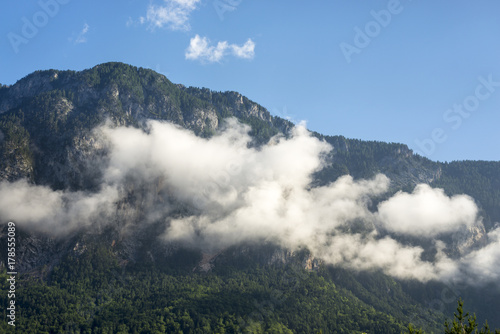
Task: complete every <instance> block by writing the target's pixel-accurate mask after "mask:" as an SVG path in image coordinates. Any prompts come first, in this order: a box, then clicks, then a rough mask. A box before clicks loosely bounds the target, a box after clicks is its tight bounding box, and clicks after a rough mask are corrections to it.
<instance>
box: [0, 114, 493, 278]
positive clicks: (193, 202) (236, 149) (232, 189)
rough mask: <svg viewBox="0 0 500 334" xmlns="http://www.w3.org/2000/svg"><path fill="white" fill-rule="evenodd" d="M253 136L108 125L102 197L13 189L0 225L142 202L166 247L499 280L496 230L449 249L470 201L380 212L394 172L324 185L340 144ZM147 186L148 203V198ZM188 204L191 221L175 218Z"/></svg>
mask: <svg viewBox="0 0 500 334" xmlns="http://www.w3.org/2000/svg"><path fill="white" fill-rule="evenodd" d="M249 130H250V129H249V127H248V126H245V125H242V124H240V123H238V122H237V121H236V120H235V119H230V120H228V121H227V123H226V126H225V128H224V129H223V130H222V131H221V132H220V133H219V134H218V135H216V136H214V137H212V138H210V139H203V138H199V137H197V136H195V135H194V134H193V133H191V132H189V131H187V130H185V129H181V128H178V127H177V126H175V125H172V124H169V123H160V122H156V121H150V122H149V123H148V131H146V132H145V131H143V130H140V129H135V128H125V127H118V128H111V127H108V126H103V127H101V128H99V129H97V130H96V131H97V132H99V134H100V136H103V137H104V138H106V141H107V145H109V147H110V150H109V162H108V163H107V164H106V165H105V166H103V167H102V168H103V179H102V184H101V189H100V191H98V192H96V193H84V192H69V191H53V190H51V189H50V188H48V187H44V186H36V185H30V184H28V183H27V182H26V181H18V182H15V183H7V182H3V183H0V219H2V220H4V221H5V220H13V221H16V222H17V223H18V224H19V225H20V226H24V227H25V228H29V229H32V230H36V231H45V232H47V231H48V232H50V233H54V234H64V233H67V232H69V231H72V230H75V229H77V228H81V227H82V226H90V225H92V224H101V225H102V224H105V222H109V221H116V215H117V213H118V212H123V210H124V209H123V208H124V206H127V205H126V204H127V203H128V202H130V201H131V199H130V198H131V194H134V196H135V197H136V203H133V205H129V206H128V207H127V208H126V210H128V211H134V210H136V211H139V210H141V213H140V214H137V215H136V216H137V217H138V216H141V217H142V219H144V221H145V222H158V221H162V222H164V223H165V233H164V235H163V236H161V237H162V238H164V239H165V240H166V241H177V242H182V243H185V244H186V245H189V246H195V247H201V248H204V249H221V248H224V247H228V246H231V245H237V244H239V243H241V242H261V241H266V242H273V243H276V244H278V245H281V246H283V247H287V248H290V249H298V248H302V247H307V248H308V249H309V250H310V251H311V252H312V253H313V254H314V255H315V256H317V257H319V258H321V259H323V260H324V261H325V262H327V263H331V264H338V265H343V266H346V267H350V268H354V269H358V270H371V269H375V270H382V271H384V272H385V273H387V274H389V275H392V276H394V277H398V278H405V279H406V278H409V279H417V280H420V281H428V280H433V279H436V280H447V279H449V278H452V277H457V276H463V277H465V278H466V279H467V280H468V281H470V282H472V281H475V282H487V281H497V280H498V279H499V278H500V269H498V268H497V266H495V263H499V261H500V229H496V230H493V231H491V232H489V235H488V237H489V240H490V243H489V244H488V245H486V246H485V247H483V248H481V249H479V250H475V251H473V252H471V253H469V254H467V255H465V256H464V257H463V258H461V259H458V260H453V259H450V258H449V257H448V256H447V255H445V253H444V251H443V249H444V248H445V246H444V243H443V242H442V241H440V240H439V239H440V238H441V237H442V236H446V235H449V234H451V233H454V232H457V231H459V230H461V229H464V228H467V227H470V226H473V225H474V224H478V223H480V217H478V209H477V206H476V205H475V203H474V200H473V199H472V198H470V197H469V196H465V195H460V196H454V197H448V196H447V195H446V194H444V192H443V191H442V190H440V189H432V188H430V187H429V186H428V185H418V186H417V187H416V188H415V190H414V191H413V192H412V193H411V194H409V193H404V192H398V193H396V194H395V195H394V196H392V197H391V198H389V199H387V200H385V201H383V202H381V203H380V204H379V205H378V207H377V210H376V211H375V212H371V211H370V210H369V209H368V206H369V204H370V203H371V200H372V199H373V198H374V197H377V196H380V195H383V194H384V193H386V192H387V191H388V187H389V184H390V180H389V179H388V178H387V177H386V176H384V175H377V176H376V177H374V178H373V179H370V180H353V179H352V177H350V176H343V177H341V178H339V179H338V180H336V181H335V182H332V183H330V184H328V185H326V186H320V187H313V186H312V185H311V184H312V175H313V174H314V173H315V172H317V171H319V170H321V169H322V168H323V167H324V166H325V160H324V156H325V154H327V153H328V152H329V151H330V150H331V147H330V145H329V144H327V143H325V142H322V141H320V140H318V139H317V138H315V137H313V136H311V134H310V133H309V132H308V131H307V130H306V128H305V127H304V126H303V125H298V126H296V127H295V128H294V129H293V130H292V133H291V136H290V137H289V138H285V137H283V136H276V137H274V138H273V139H272V140H271V141H270V143H269V144H268V145H265V146H263V147H260V148H254V147H250V146H249V145H248V144H249V143H250V142H251V137H250V136H249V135H248V132H249ZM141 189H142V191H143V192H144V193H145V194H146V195H144V194H143V195H141V197H140V200H137V197H138V196H137V193H139V192H141ZM179 207H182V208H183V210H182V214H179V211H176V209H178V208H179ZM172 212H177V214H176V215H175V217H177V218H172V217H174V216H173V215H172V214H171V213H172ZM113 217H115V219H113ZM137 223H139V222H137ZM140 223H143V222H142V221H141V222H140ZM354 225H355V226H357V227H356V228H352V227H353V226H354ZM353 231H356V232H353ZM398 236H402V237H411V238H420V239H422V240H427V241H429V240H430V241H431V243H433V244H434V247H435V251H436V252H437V253H436V255H435V256H434V259H433V261H426V260H423V259H422V254H423V253H424V249H423V248H422V247H421V246H415V245H410V244H403V243H401V242H399V241H397V240H396V239H398Z"/></svg>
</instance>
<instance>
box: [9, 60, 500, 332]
mask: <svg viewBox="0 0 500 334" xmlns="http://www.w3.org/2000/svg"><path fill="white" fill-rule="evenodd" d="M230 117H236V118H237V119H238V120H239V122H241V123H243V124H246V125H249V126H251V130H250V136H251V138H252V141H251V142H250V143H249V146H251V147H255V148H259V147H261V146H262V145H264V144H265V143H268V142H269V140H270V139H271V138H273V137H274V136H276V135H278V134H280V133H282V134H283V136H285V137H289V136H291V135H290V132H291V130H292V129H293V128H294V127H295V126H294V124H293V123H291V122H289V121H287V120H285V119H282V118H280V117H277V116H272V115H271V114H270V113H269V112H268V111H267V110H266V109H265V108H264V107H262V106H260V105H259V104H257V103H255V102H253V101H251V100H249V99H248V98H246V97H244V96H242V95H241V94H239V93H237V92H232V91H230V92H213V91H211V90H209V89H207V88H194V87H184V86H182V85H179V84H173V83H171V82H170V81H169V80H168V79H167V78H166V77H165V76H163V75H160V74H157V73H155V72H154V71H152V70H149V69H143V68H137V67H133V66H130V65H126V64H122V63H105V64H100V65H97V66H95V67H93V68H92V69H88V70H84V71H81V72H75V71H57V70H47V71H37V72H34V73H32V74H30V75H28V76H26V77H25V78H23V79H21V80H19V81H18V82H16V84H14V85H12V86H9V87H5V86H4V87H2V88H1V89H0V131H1V132H0V134H1V136H0V158H1V159H0V181H8V182H16V181H19V180H22V179H27V180H29V182H30V183H32V184H37V185H44V186H48V187H50V188H52V189H53V190H56V191H63V190H66V189H70V190H71V191H73V192H82V193H92V192H94V191H95V190H96V189H98V187H99V184H100V180H101V179H102V178H103V175H102V171H100V169H99V168H98V166H101V165H102V164H103V162H105V161H106V159H107V157H106V152H107V147H106V145H104V144H103V143H102V142H101V141H100V138H99V136H97V135H96V134H95V132H93V130H94V129H95V128H96V127H97V126H98V125H100V124H102V123H103V122H105V121H106V120H108V122H110V123H111V124H112V126H115V127H117V126H124V125H125V126H129V127H135V128H140V129H143V130H147V122H148V120H162V121H168V122H171V123H173V124H176V125H177V126H178V127H182V128H186V129H189V130H190V131H192V132H194V133H195V134H196V135H197V136H199V137H201V138H210V137H212V136H214V135H215V134H216V133H217V132H218V131H220V130H221V129H222V128H223V127H224V125H223V124H224V121H225V120H227V119H229V118H230ZM313 136H314V137H316V138H319V139H321V140H324V141H326V142H327V143H329V144H331V146H332V147H333V149H332V151H331V152H330V153H328V154H327V156H326V157H325V161H326V165H325V166H324V168H323V169H322V170H320V171H318V172H316V173H315V175H314V177H313V185H325V184H328V183H330V182H333V181H335V180H337V179H338V178H339V177H341V176H343V175H346V174H350V175H351V176H353V178H354V179H355V180H356V179H369V178H372V177H374V176H375V175H377V174H378V173H384V174H386V175H387V176H388V177H389V178H390V179H391V181H392V182H391V185H390V191H389V194H388V195H386V197H383V196H382V197H381V198H378V199H376V201H375V202H374V204H373V206H375V205H376V204H377V203H378V202H380V201H383V200H384V199H385V198H387V196H390V195H392V194H394V193H397V192H398V191H401V190H403V191H407V192H411V191H412V190H413V188H414V187H415V185H417V184H419V183H426V184H430V185H432V186H437V185H439V186H441V187H442V188H444V189H445V191H446V193H447V194H448V195H454V194H461V193H467V194H470V195H471V196H474V198H476V202H477V203H478V204H479V205H480V209H481V214H482V215H483V216H484V217H485V218H484V227H478V229H477V230H475V231H464V232H463V235H461V236H457V240H455V241H454V242H455V246H454V247H455V248H458V247H459V246H462V245H467V247H469V248H470V249H474V247H476V246H477V245H479V244H481V245H482V244H483V240H482V239H481V238H482V237H483V236H485V235H486V233H487V232H488V231H490V230H491V229H492V228H493V227H494V223H495V222H496V221H500V211H499V210H498V202H497V201H496V199H497V198H500V190H499V189H500V187H498V188H497V187H496V186H497V185H498V184H500V162H467V161H463V162H454V163H439V162H433V161H431V160H429V159H427V158H423V157H420V156H418V155H415V154H414V153H413V152H412V151H411V150H410V149H409V148H408V146H406V145H404V144H397V143H383V142H377V141H371V142H367V141H362V140H357V139H347V138H345V137H343V136H324V135H322V134H319V133H313ZM161 182H162V180H161V179H154V180H152V182H151V183H149V184H145V185H144V186H143V187H142V188H137V187H135V188H134V185H130V186H129V188H127V189H126V191H127V192H128V195H127V200H126V201H127V202H128V203H131V204H133V205H136V206H138V207H140V208H141V211H140V212H144V211H147V210H148V209H149V208H151V207H150V206H148V201H149V200H151V195H150V194H153V196H156V197H153V202H154V201H156V200H158V197H159V196H160V195H162V196H166V197H168V194H159V190H158V189H161V187H160V186H159V184H161ZM121 204H122V205H123V206H126V203H121ZM185 210H186V208H185V207H184V206H182V205H180V206H179V207H175V208H174V209H173V211H172V213H171V214H172V215H173V216H174V217H176V216H182V215H183V213H184V212H185ZM144 219H145V215H144V214H141V213H139V214H132V213H130V212H128V211H127V210H121V211H118V214H117V215H116V217H115V218H114V220H113V224H112V226H116V229H113V228H109V226H102V227H99V226H98V227H95V228H94V229H93V230H92V229H86V230H85V233H84V234H81V233H79V232H75V233H72V234H70V236H69V237H66V238H58V237H47V236H40V235H37V234H36V233H32V234H30V233H29V231H23V233H26V234H21V236H20V237H19V242H20V246H19V249H20V254H19V256H20V262H19V263H20V267H19V268H20V270H19V271H20V272H21V273H25V274H26V275H27V276H28V277H33V278H36V279H38V280H41V281H42V282H44V281H48V282H50V281H51V279H52V278H51V277H52V274H53V271H54V270H58V269H57V268H61V266H63V267H64V266H70V267H71V265H70V264H69V263H68V261H69V260H68V259H69V258H71V259H78V258H80V257H81V256H85V254H86V253H87V250H88V249H92V248H93V247H94V246H95V245H99V244H101V245H103V246H105V247H106V249H107V251H110V252H111V253H112V254H114V255H113V257H114V259H115V260H116V261H117V262H118V263H120V266H121V267H122V268H126V267H127V263H130V264H133V265H134V266H138V267H141V265H140V264H141V263H144V265H145V266H146V267H147V266H150V267H151V266H153V267H154V266H165V267H167V268H169V269H168V270H174V269H175V268H176V265H177V266H178V267H179V268H183V269H182V270H186V271H188V272H193V270H194V271H195V272H197V273H199V272H200V271H201V272H203V271H204V270H207V271H209V272H210V271H212V270H213V271H215V272H218V270H221V271H222V272H225V271H226V270H227V271H229V269H225V268H226V267H227V268H232V266H234V267H235V268H238V270H248V269H245V268H246V267H245V266H243V268H240V267H238V266H239V264H238V263H235V260H234V259H235V258H238V257H239V258H242V259H243V260H242V261H241V262H243V263H251V264H252V265H251V266H250V265H249V267H251V268H254V267H253V266H256V267H257V268H259V267H260V266H267V267H269V266H271V267H272V266H275V265H277V264H280V263H281V265H283V266H285V267H286V266H287V265H292V264H294V263H298V264H299V267H300V268H301V270H306V271H307V270H309V271H319V270H320V269H319V268H320V267H321V265H319V262H318V261H317V259H314V258H311V257H310V256H309V255H308V254H304V253H300V252H297V253H294V254H289V253H287V250H283V249H280V248H277V249H276V248H274V249H273V248H272V247H271V249H270V250H262V249H252V248H251V247H250V248H248V247H245V246H243V247H241V248H236V249H235V248H230V249H227V250H225V251H223V252H222V253H220V254H219V255H217V256H214V255H213V254H208V253H205V254H201V253H199V252H194V251H192V250H184V249H182V247H180V246H179V244H176V243H170V244H165V243H163V242H162V241H161V240H157V239H156V238H155V237H156V236H158V235H160V234H161V233H162V231H161V228H162V227H161V225H155V224H152V225H148V226H145V227H141V228H139V229H137V230H135V232H134V233H131V232H130V231H129V230H127V226H129V224H132V223H134V224H135V225H134V226H139V227H140V224H137V222H139V221H141V220H144ZM153 236H154V237H153ZM4 242H5V240H3V239H1V240H0V243H1V244H2V245H3V244H4ZM469 243H470V245H469ZM3 249H5V247H2V252H3ZM470 249H469V250H468V251H470ZM2 254H3V253H2ZM231 254H232V255H231ZM248 254H253V255H251V256H250V255H248ZM67 257H68V258H67ZM255 258H257V259H259V260H257V261H256V260H254V259H255ZM166 259H168V260H166ZM315 261H316V262H315ZM183 262H184V263H183ZM236 262H237V261H236ZM169 263H170V264H169ZM172 263H174V264H172ZM146 264H147V265H146ZM175 264H176V265H175ZM2 266H5V263H4V262H2ZM150 267H148V268H150ZM179 270H181V269H179ZM252 270H254V269H252ZM335 270H337V271H336V272H335V273H329V274H325V275H327V276H328V275H330V274H331V275H334V274H335V275H337V274H338V275H340V276H339V277H341V276H342V275H344V276H346V277H349V279H352V280H354V281H355V283H353V286H352V287H351V288H352V289H357V290H353V291H358V292H357V293H358V294H357V295H356V296H357V297H356V298H361V296H364V297H363V298H364V299H363V300H364V301H365V302H366V303H367V305H372V306H373V305H375V300H376V298H375V297H374V296H375V295H376V294H379V293H380V292H376V293H375V292H374V291H375V290H373V289H372V290H369V289H368V290H369V291H368V290H366V291H365V290H364V289H365V288H364V287H363V285H362V284H360V286H358V287H356V284H359V283H358V281H357V280H358V278H355V277H356V274H353V273H351V272H349V271H345V272H344V271H342V270H341V269H338V268H337V269H335ZM335 270H334V271H335ZM57 275H59V274H57ZM57 275H56V277H59V276H57ZM325 277H326V276H325ZM349 279H347V278H346V279H345V280H344V279H342V282H343V283H342V284H346V283H345V282H347V281H348V280H349ZM385 279H386V278H383V279H382V278H381V280H385ZM364 280H369V279H367V278H366V277H365V278H364ZM387 280H388V281H387V282H389V280H390V279H388V278H387ZM378 283H379V281H376V282H375V283H374V284H373V285H374V286H376V285H377V284H378ZM384 284H391V285H392V284H393V283H392V282H391V283H384ZM395 284H396V288H393V289H396V290H397V289H399V285H397V284H399V283H395ZM391 291H392V290H391ZM405 294H406V292H401V296H403V295H405ZM405 296H406V295H405ZM400 298H403V297H400ZM404 298H406V297H404ZM404 298H403V299H404ZM408 300H412V299H411V298H409V299H408ZM408 300H407V301H408ZM412 302H414V300H412ZM388 303H389V302H388ZM390 303H392V302H390ZM384 305H385V306H384V307H389V306H387V305H388V304H384ZM452 306H454V305H452ZM410 308H411V307H409V308H406V309H405V311H404V312H403V313H405V312H406V313H408V312H410V311H409V309H410ZM376 309H377V310H378V311H381V310H382V308H381V307H376ZM390 310H391V312H400V311H397V310H396V308H395V307H394V306H391V307H390ZM406 313H405V315H404V316H403V315H402V313H398V319H399V320H398V321H404V320H407V319H408V317H407V315H406ZM431 318H432V319H433V320H432V321H436V320H435V319H439V315H436V314H434V315H433V316H432V317H431ZM490 319H491V317H490ZM432 321H431V322H432ZM435 324H436V322H434V323H433V325H432V326H435ZM432 326H431V327H432ZM433 328H435V327H433ZM379 332H383V331H379Z"/></svg>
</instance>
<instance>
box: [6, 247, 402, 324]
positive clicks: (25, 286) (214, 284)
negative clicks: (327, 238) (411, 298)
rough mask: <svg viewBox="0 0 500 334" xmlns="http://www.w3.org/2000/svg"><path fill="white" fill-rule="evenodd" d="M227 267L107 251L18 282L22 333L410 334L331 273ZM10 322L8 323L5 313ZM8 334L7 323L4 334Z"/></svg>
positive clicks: (68, 259)
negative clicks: (138, 260) (121, 256)
mask: <svg viewBox="0 0 500 334" xmlns="http://www.w3.org/2000/svg"><path fill="white" fill-rule="evenodd" d="M186 254H187V253H186ZM186 254H185V255H184V256H188V257H191V260H189V259H188V258H186V257H185V258H184V259H183V262H184V263H190V262H191V263H192V262H193V260H195V259H196V258H197V257H196V256H195V257H192V256H193V255H190V256H189V255H186ZM181 256H182V255H181ZM223 267H224V269H223V270H222V271H220V272H219V271H217V269H214V270H215V271H213V272H210V273H193V272H192V270H191V269H192V267H188V266H185V267H184V269H183V270H182V271H179V267H178V266H168V265H167V266H166V267H160V266H155V265H145V264H129V265H127V266H124V265H123V264H122V265H120V264H119V262H118V261H117V258H116V256H115V255H114V254H113V252H112V249H107V248H104V247H98V248H94V249H89V250H87V251H86V252H84V253H83V254H82V255H78V254H73V255H69V256H67V257H65V258H64V259H63V260H62V261H61V263H60V264H59V265H58V266H57V267H55V268H54V270H53V271H52V273H51V274H50V276H49V277H44V278H42V279H36V278H34V277H33V276H30V275H28V274H26V275H24V276H22V278H21V279H20V280H19V282H18V284H19V285H18V286H17V291H16V305H17V313H16V327H17V331H20V332H22V333H238V332H239V331H243V332H245V331H246V332H252V333H334V332H337V333H362V332H369V333H400V332H401V331H402V330H403V329H404V326H403V323H404V322H403V321H402V320H397V319H396V318H394V317H392V316H389V315H386V314H384V313H383V312H381V311H378V310H377V309H376V308H374V307H373V306H370V305H369V304H366V303H365V302H363V301H362V300H360V299H358V298H357V297H356V296H355V295H353V293H352V292H350V291H348V290H347V289H345V288H342V287H340V286H338V285H337V284H335V283H334V281H333V280H332V276H331V275H332V273H329V272H328V271H324V270H321V271H320V272H312V273H310V272H307V271H305V270H304V269H302V268H300V266H296V265H292V264H290V265H287V266H265V267H261V266H259V265H255V264H248V263H247V264H246V265H245V268H241V267H240V268H236V267H232V266H231V265H230V264H229V265H228V266H223ZM181 268H182V266H181ZM42 277H43V275H42ZM339 280H341V278H339ZM0 282H1V284H2V285H1V291H0V304H2V305H5V303H6V302H7V297H6V296H7V293H6V290H7V285H6V273H5V272H3V273H2V274H1V275H0ZM406 302H408V300H406ZM381 303H382V304H383V303H384V302H381ZM380 306H382V307H383V305H378V306H377V308H378V307H380ZM3 313H4V316H3V318H4V319H6V317H5V309H4V310H3ZM8 330H9V326H8V325H7V323H6V321H5V320H4V321H2V322H1V323H0V331H2V332H8Z"/></svg>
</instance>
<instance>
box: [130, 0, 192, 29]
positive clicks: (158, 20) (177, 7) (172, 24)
mask: <svg viewBox="0 0 500 334" xmlns="http://www.w3.org/2000/svg"><path fill="white" fill-rule="evenodd" d="M199 2H200V0H165V1H164V4H163V5H154V4H150V5H149V7H148V10H147V13H146V17H145V18H144V17H141V18H140V19H139V21H140V23H141V24H143V23H145V22H148V23H149V27H150V29H152V30H154V29H155V28H163V27H167V28H168V29H170V30H186V31H187V30H190V29H191V26H190V24H189V16H190V14H191V12H192V11H193V10H195V9H196V6H197V4H198V3H199Z"/></svg>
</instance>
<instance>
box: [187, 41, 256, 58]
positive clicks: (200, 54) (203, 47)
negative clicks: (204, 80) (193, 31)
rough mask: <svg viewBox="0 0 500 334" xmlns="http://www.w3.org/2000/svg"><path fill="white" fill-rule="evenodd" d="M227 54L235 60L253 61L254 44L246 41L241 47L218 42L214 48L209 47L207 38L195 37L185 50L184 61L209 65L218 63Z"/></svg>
mask: <svg viewBox="0 0 500 334" xmlns="http://www.w3.org/2000/svg"><path fill="white" fill-rule="evenodd" d="M228 54H232V55H233V56H235V57H237V58H244V59H253V57H254V56H255V43H254V42H253V41H252V40H251V39H248V41H246V43H245V44H243V45H241V46H239V45H236V44H229V43H228V42H227V41H222V42H218V43H217V45H216V46H213V45H210V40H209V39H208V38H206V37H203V38H202V37H200V36H199V35H196V36H194V37H193V38H191V41H190V42H189V47H188V48H187V49H186V59H190V60H199V61H201V62H209V63H214V62H219V61H221V60H222V59H223V58H224V57H225V56H226V55H228Z"/></svg>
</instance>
